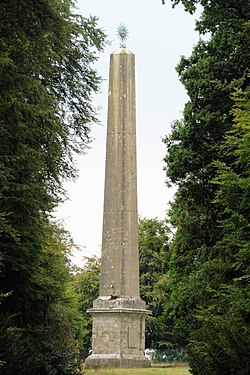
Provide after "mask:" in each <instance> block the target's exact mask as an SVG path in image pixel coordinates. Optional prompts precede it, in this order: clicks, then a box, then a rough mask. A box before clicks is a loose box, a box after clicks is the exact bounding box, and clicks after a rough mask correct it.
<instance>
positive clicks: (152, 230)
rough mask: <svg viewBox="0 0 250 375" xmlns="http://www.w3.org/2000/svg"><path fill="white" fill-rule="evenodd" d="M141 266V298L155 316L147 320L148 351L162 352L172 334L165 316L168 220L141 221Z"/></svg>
mask: <svg viewBox="0 0 250 375" xmlns="http://www.w3.org/2000/svg"><path fill="white" fill-rule="evenodd" d="M138 229H139V232H138V234H139V264H140V291H141V298H142V299H143V300H144V301H145V302H146V303H147V306H148V308H149V310H151V311H152V315H151V316H149V317H147V319H146V348H150V349H159V348H164V346H167V345H168V344H169V341H170V339H169V336H170V335H171V333H170V329H169V327H168V323H169V321H168V320H165V316H164V304H165V295H164V294H162V288H161V282H162V279H163V278H164V275H165V273H166V271H167V269H168V265H167V254H166V253H167V252H168V248H169V233H170V231H169V228H168V226H167V223H166V222H165V221H164V220H158V219H157V218H155V219H146V218H141V219H140V220H139V227H138Z"/></svg>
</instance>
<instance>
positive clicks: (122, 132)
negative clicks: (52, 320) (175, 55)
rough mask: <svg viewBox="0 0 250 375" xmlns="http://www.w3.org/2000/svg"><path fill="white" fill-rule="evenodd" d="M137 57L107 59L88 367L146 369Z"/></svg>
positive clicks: (118, 55) (124, 51) (120, 54)
mask: <svg viewBox="0 0 250 375" xmlns="http://www.w3.org/2000/svg"><path fill="white" fill-rule="evenodd" d="M135 125H136V124H135V57H134V55H133V54H132V53H131V52H130V51H128V50H127V49H125V48H120V49H119V50H118V51H117V52H114V53H112V54H111V56H110V74H109V102H108V129H107V150H106V174H105V193H104V215H103V241H102V259H101V280H100V294H99V297H98V298H97V299H96V300H95V301H94V302H93V308H92V309H90V310H89V312H90V313H91V314H92V316H93V333H92V354H91V355H90V356H89V357H88V358H87V359H86V363H85V366H86V368H97V367H104V366H108V367H109V366H112V367H113V366H115V367H148V366H150V362H149V361H148V360H147V358H145V356H144V349H145V315H146V314H147V313H149V312H148V311H147V310H146V304H145V302H144V301H142V300H141V299H140V294H139V254H138V215H137V181H136V126H135Z"/></svg>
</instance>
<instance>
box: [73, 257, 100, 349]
mask: <svg viewBox="0 0 250 375" xmlns="http://www.w3.org/2000/svg"><path fill="white" fill-rule="evenodd" d="M85 261H86V264H85V265H84V267H83V268H82V269H80V270H77V273H76V274H75V275H74V276H73V278H72V287H73V289H74V291H75V293H76V294H77V296H78V301H79V308H80V311H81V316H82V317H83V324H84V331H83V335H82V338H81V340H82V344H81V348H82V350H83V351H84V353H83V355H84V356H86V355H88V354H89V351H90V349H91V335H92V317H91V315H90V314H89V313H87V310H88V309H90V308H92V307H93V301H94V300H95V299H96V298H97V297H98V295H99V284H100V259H99V258H97V257H93V258H88V257H85Z"/></svg>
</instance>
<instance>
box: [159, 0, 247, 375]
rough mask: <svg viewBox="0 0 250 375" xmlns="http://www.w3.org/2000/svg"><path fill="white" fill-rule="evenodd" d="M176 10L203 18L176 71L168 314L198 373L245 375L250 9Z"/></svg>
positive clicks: (204, 2) (213, 5)
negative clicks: (178, 92) (180, 100)
mask: <svg viewBox="0 0 250 375" xmlns="http://www.w3.org/2000/svg"><path fill="white" fill-rule="evenodd" d="M179 2H182V3H183V4H184V6H185V8H186V10H187V11H189V12H191V13H192V12H194V10H195V7H196V5H197V4H200V5H201V6H202V15H201V18H200V20H199V21H198V22H197V24H196V28H197V30H198V32H199V33H200V35H201V38H200V40H199V42H198V44H197V45H196V46H195V47H194V48H193V52H192V55H191V56H190V57H189V58H186V57H182V58H181V61H180V63H179V65H178V67H177V71H178V73H179V76H180V80H181V82H182V83H183V85H184V86H185V88H186V90H187V93H188V96H189V100H188V102H187V103H186V105H185V108H184V112H183V118H182V119H181V120H178V121H175V122H174V123H173V125H172V131H171V133H170V134H169V135H168V136H167V137H166V138H165V140H164V142H165V144H166V148H167V155H166V158H165V162H166V164H165V168H166V174H167V177H168V181H169V183H170V184H176V185H177V187H178V191H177V193H176V196H175V199H174V202H173V203H172V205H171V210H170V220H171V223H172V225H173V226H174V227H175V235H174V238H173V241H172V243H171V246H170V250H169V264H168V267H169V270H168V271H167V273H166V280H165V285H164V287H165V293H166V300H167V301H166V304H167V306H166V314H167V316H168V319H170V320H171V322H172V324H173V333H174V337H175V340H178V341H179V343H180V344H181V343H182V344H183V345H187V348H188V353H189V360H190V365H191V369H192V373H193V374H197V375H202V374H204V375H209V374H211V375H215V374H218V375H223V374H225V375H229V374H232V375H237V374H241V375H242V374H249V373H250V361H249V350H248V348H249V346H250V284H249V281H250V222H249V218H250V190H249V187H250V169H249V168H250V132H249V130H250V2H249V1H245V0H214V1H210V0H200V1H196V0H176V1H173V3H174V4H177V3H179ZM203 35H204V36H205V38H204V37H203Z"/></svg>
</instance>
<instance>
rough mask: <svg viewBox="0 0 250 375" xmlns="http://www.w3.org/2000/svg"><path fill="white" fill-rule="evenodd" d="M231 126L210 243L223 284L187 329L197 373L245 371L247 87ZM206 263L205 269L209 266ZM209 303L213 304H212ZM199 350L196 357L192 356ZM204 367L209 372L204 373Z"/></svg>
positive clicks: (249, 324)
mask: <svg viewBox="0 0 250 375" xmlns="http://www.w3.org/2000/svg"><path fill="white" fill-rule="evenodd" d="M233 99H234V101H235V105H234V108H233V109H232V114H233V116H234V124H233V126H232V129H231V130H230V131H229V132H228V133H227V135H226V137H225V141H224V142H223V143H222V145H221V149H222V150H223V152H224V153H226V154H227V156H228V159H229V160H230V162H227V163H225V162H224V163H222V162H220V161H217V162H215V165H216V167H217V174H216V177H215V179H214V184H216V185H217V186H218V190H217V192H216V199H215V204H218V203H219V204H220V205H221V206H222V207H223V208H224V212H225V217H224V219H223V220H222V221H221V223H220V228H221V232H222V237H221V240H220V241H218V242H217V244H216V246H215V250H216V253H217V255H216V261H217V263H218V264H220V267H221V269H222V271H223V276H224V278H223V283H221V284H220V285H219V287H218V289H217V290H213V289H211V290H210V291H209V293H210V296H211V297H210V300H209V304H207V305H203V306H201V307H200V308H199V310H198V312H197V320H198V321H199V322H200V323H201V325H200V328H199V329H198V330H197V331H194V332H193V333H192V340H193V343H192V345H190V351H191V353H192V358H193V370H194V373H197V374H207V373H209V374H210V373H211V374H248V373H249V371H250V366H249V360H248V358H249V353H248V351H247V350H246V348H248V347H249V344H250V340H249V337H250V320H249V317H250V303H249V301H250V276H249V272H250V266H249V265H250V262H249V260H250V246H249V238H250V237H249V235H250V233H249V228H250V225H249V224H250V223H249V217H250V216H249V213H250V195H249V183H250V179H249V178H250V169H249V165H250V164H249V162H250V148H249V146H250V143H249V142H250V132H249V130H250V101H249V90H247V91H246V92H245V93H243V92H242V90H237V91H236V92H235V93H234V95H233ZM209 266H210V264H209V262H207V265H206V268H207V269H209ZM211 302H212V303H211ZM197 354H198V355H197ZM204 367H205V368H206V369H209V372H208V371H207V372H206V371H204Z"/></svg>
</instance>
